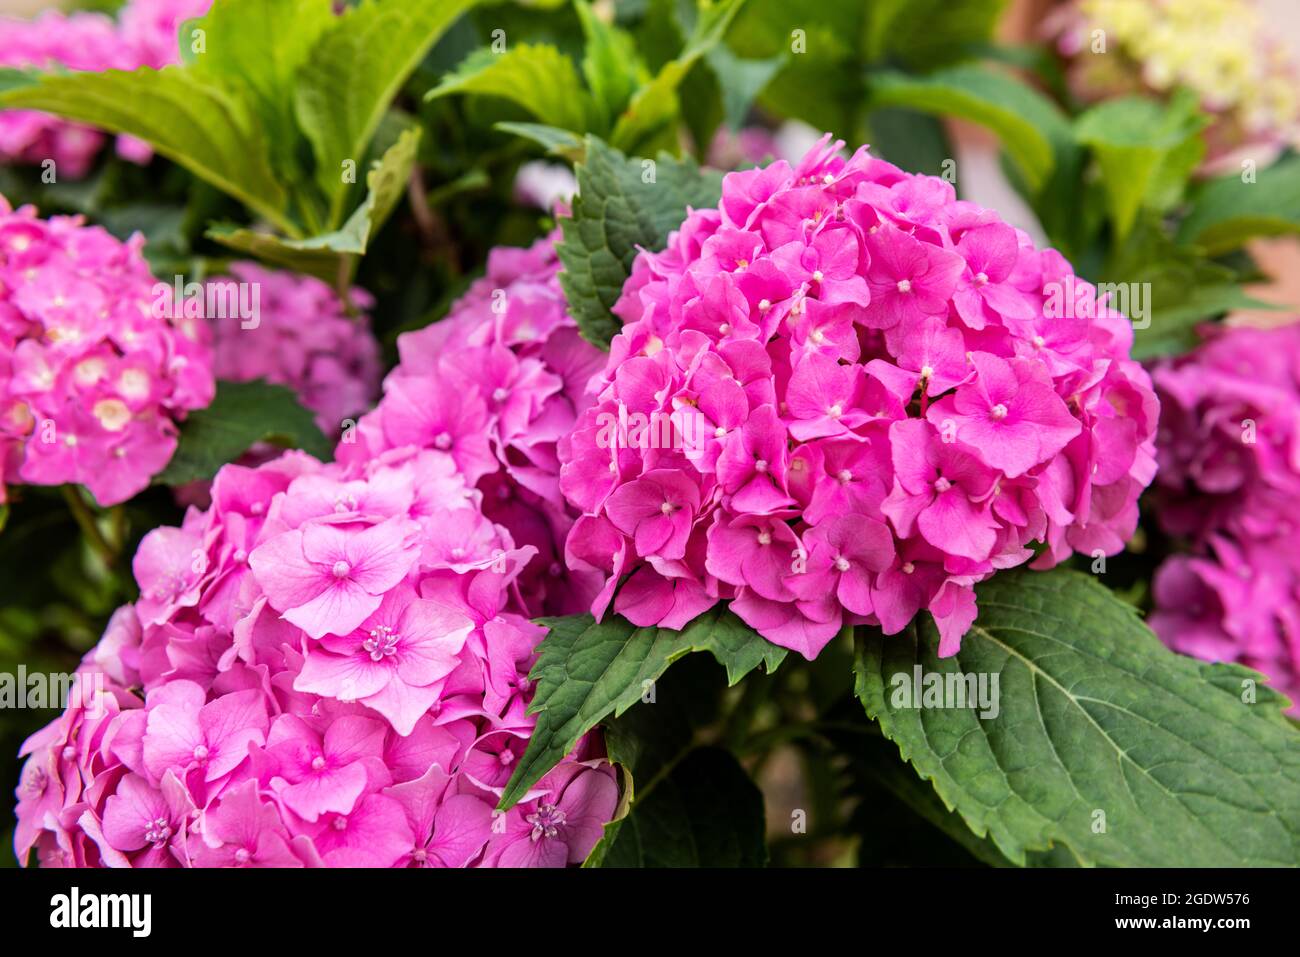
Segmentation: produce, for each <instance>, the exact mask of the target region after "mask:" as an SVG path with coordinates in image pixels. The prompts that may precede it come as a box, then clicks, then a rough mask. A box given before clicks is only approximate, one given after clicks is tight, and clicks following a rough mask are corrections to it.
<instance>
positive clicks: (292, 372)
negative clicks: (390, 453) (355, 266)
mask: <svg viewBox="0 0 1300 957" xmlns="http://www.w3.org/2000/svg"><path fill="white" fill-rule="evenodd" d="M229 272H230V276H229V277H219V278H216V279H212V280H209V285H216V286H220V285H223V284H226V283H241V284H244V286H245V288H246V289H250V290H251V289H253V288H255V289H256V292H257V298H256V302H257V305H258V314H257V316H256V317H255V321H254V320H249V319H247V318H243V317H241V316H239V315H237V314H236V313H237V312H238V310H222V315H220V316H218V317H217V318H216V319H214V320H213V329H214V339H213V356H214V359H213V361H214V364H215V369H216V375H217V378H218V379H226V380H230V381H232V382H244V381H248V380H251V379H265V380H266V381H268V382H274V383H277V384H279V385H285V386H288V387H289V388H291V389H293V390H294V391H295V392H297V393H298V396H299V398H300V399H301V400H302V403H303V405H304V406H306V407H307V408H309V409H311V410H312V411H313V412H315V413H316V423H317V424H318V425H319V426H320V427H321V430H322V431H323V432H324V433H325V434H326V435H333V436H337V435H338V434H339V433H340V432H341V431H342V430H343V429H344V428H346V427H347V424H348V422H349V421H350V420H352V419H353V418H355V417H356V416H359V415H360V414H361V413H362V412H364V411H366V410H367V409H369V408H370V407H371V405H372V404H373V403H374V399H375V396H376V395H377V394H378V392H379V378H380V363H379V344H378V343H377V342H376V341H375V337H374V336H373V335H372V334H371V332H370V320H369V318H368V317H367V316H366V314H365V313H364V312H363V311H362V310H365V309H369V308H370V307H371V306H372V305H373V304H374V301H373V300H372V299H371V297H370V294H369V293H367V292H366V291H365V290H362V289H352V290H351V291H350V292H349V300H350V304H351V306H352V308H353V310H355V311H356V315H349V313H348V310H347V308H346V306H345V304H344V303H343V302H342V301H340V299H339V297H338V296H337V295H336V294H335V293H334V290H333V289H331V288H330V287H329V286H328V285H326V284H325V283H323V282H321V281H320V280H319V279H316V278H314V277H312V276H304V275H300V274H298V273H292V272H283V271H279V270H274V269H266V268H265V267H263V266H260V265H258V264H257V263H252V262H236V263H232V264H231V265H230V268H229ZM251 295H252V294H251V292H249V293H247V294H246V296H245V299H246V300H247V301H249V302H251V301H252V299H251Z"/></svg>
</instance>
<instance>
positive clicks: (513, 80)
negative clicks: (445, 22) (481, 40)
mask: <svg viewBox="0 0 1300 957" xmlns="http://www.w3.org/2000/svg"><path fill="white" fill-rule="evenodd" d="M456 93H467V94H473V95H477V96H494V97H500V98H501V99H504V100H509V101H510V102H512V103H514V104H516V105H517V106H520V107H522V108H523V109H525V110H527V111H528V112H529V113H531V114H532V115H533V116H534V117H536V118H537V120H538V121H539V122H541V123H544V124H546V125H548V126H556V127H559V128H560V129H565V130H578V131H582V130H585V129H587V128H588V127H589V126H591V125H592V115H593V110H594V109H595V106H594V103H593V102H592V99H591V94H590V93H588V92H587V91H586V89H584V88H583V85H582V81H581V80H580V79H579V78H578V71H577V69H576V68H575V67H574V65H573V61H572V60H570V59H569V58H568V57H567V56H565V55H564V54H563V53H561V52H560V51H559V50H557V49H556V48H555V47H553V46H547V45H545V44H529V43H520V44H519V45H517V46H512V47H510V48H509V49H508V50H506V51H505V52H504V53H493V52H492V50H490V49H487V48H483V49H481V50H476V51H475V52H474V53H471V54H470V55H469V57H468V58H467V59H466V60H465V62H464V63H462V64H461V65H460V66H459V67H458V68H457V69H456V72H454V73H450V74H448V75H447V76H446V77H445V78H444V79H443V81H442V82H441V83H439V84H438V85H437V86H436V87H434V88H433V89H432V90H430V91H429V92H428V94H427V96H426V99H436V98H437V97H440V96H450V95H452V94H456Z"/></svg>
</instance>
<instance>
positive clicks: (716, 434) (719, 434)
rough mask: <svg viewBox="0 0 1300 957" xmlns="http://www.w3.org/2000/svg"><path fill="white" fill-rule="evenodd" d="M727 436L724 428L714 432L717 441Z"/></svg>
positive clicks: (719, 427) (718, 428)
mask: <svg viewBox="0 0 1300 957" xmlns="http://www.w3.org/2000/svg"><path fill="white" fill-rule="evenodd" d="M726 434H727V430H726V429H724V428H723V427H722V426H718V427H717V428H716V429H714V430H713V437H714V438H715V439H720V438H722V437H723V436H724V435H726Z"/></svg>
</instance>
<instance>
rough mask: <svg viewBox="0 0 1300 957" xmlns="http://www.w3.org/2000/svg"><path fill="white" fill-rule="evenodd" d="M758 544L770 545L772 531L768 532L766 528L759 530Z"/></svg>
mask: <svg viewBox="0 0 1300 957" xmlns="http://www.w3.org/2000/svg"><path fill="white" fill-rule="evenodd" d="M758 544H760V545H771V544H772V533H771V532H769V531H768V530H767V529H763V530H762V531H761V532H759V533H758Z"/></svg>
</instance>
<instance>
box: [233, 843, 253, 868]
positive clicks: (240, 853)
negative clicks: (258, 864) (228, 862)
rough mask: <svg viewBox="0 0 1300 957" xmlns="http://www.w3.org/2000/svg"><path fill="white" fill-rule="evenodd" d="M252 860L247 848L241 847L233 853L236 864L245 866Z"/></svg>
mask: <svg viewBox="0 0 1300 957" xmlns="http://www.w3.org/2000/svg"><path fill="white" fill-rule="evenodd" d="M252 859H253V855H252V854H250V853H248V848H246V847H241V848H239V850H237V851H235V863H236V864H247V863H248V862H249V861H251V860H252Z"/></svg>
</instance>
